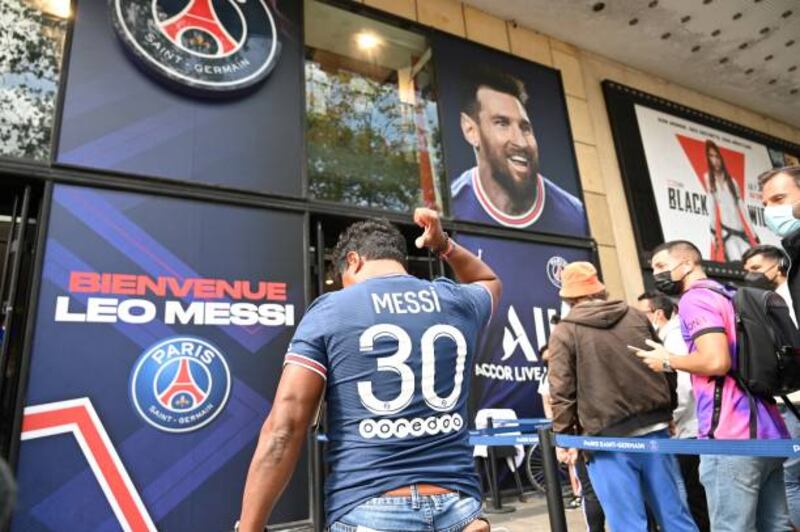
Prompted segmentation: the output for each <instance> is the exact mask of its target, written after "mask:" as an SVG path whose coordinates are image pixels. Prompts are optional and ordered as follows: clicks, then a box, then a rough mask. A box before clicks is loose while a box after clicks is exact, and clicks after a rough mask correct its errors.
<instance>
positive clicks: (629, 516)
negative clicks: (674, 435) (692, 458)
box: [588, 430, 697, 532]
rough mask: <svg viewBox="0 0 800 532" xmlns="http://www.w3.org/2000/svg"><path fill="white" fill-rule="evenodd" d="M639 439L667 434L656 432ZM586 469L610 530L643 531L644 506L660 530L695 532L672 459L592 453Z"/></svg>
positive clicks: (666, 457) (656, 456) (645, 512)
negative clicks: (651, 513)
mask: <svg viewBox="0 0 800 532" xmlns="http://www.w3.org/2000/svg"><path fill="white" fill-rule="evenodd" d="M641 437H642V438H668V437H669V434H668V433H667V431H666V430H660V431H656V432H652V433H650V434H646V435H644V436H641ZM588 467H589V477H590V478H591V480H592V486H594V491H595V492H596V493H597V496H598V498H599V499H600V505H601V506H602V507H603V511H604V512H605V514H606V520H607V521H608V525H609V527H610V528H611V530H614V531H617V530H619V531H625V532H627V531H628V530H630V531H634V532H638V531H645V530H647V511H646V510H645V504H647V507H649V508H650V510H651V511H652V512H653V515H654V516H655V518H656V521H658V523H659V525H660V526H661V529H662V530H665V531H667V532H683V531H687V532H697V525H695V523H694V520H693V519H692V516H691V514H690V513H689V510H688V509H687V507H686V504H685V503H684V501H683V499H682V497H681V494H680V491H679V488H678V479H679V478H680V470H679V469H678V463H677V461H676V460H675V457H674V456H670V455H663V454H645V453H629V454H626V453H616V452H613V453H612V452H603V451H598V452H594V451H592V453H591V459H590V461H589V463H588Z"/></svg>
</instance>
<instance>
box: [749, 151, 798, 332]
mask: <svg viewBox="0 0 800 532" xmlns="http://www.w3.org/2000/svg"><path fill="white" fill-rule="evenodd" d="M758 188H759V190H761V202H762V203H763V204H764V207H765V208H764V219H765V220H766V222H767V227H769V229H770V231H772V232H773V233H775V234H776V235H778V236H779V237H781V238H782V239H783V240H782V241H781V246H782V247H783V249H784V251H786V255H787V256H788V257H789V260H790V262H791V267H790V268H788V271H787V273H786V278H787V279H786V284H787V292H788V293H789V294H790V296H791V305H790V308H791V309H792V312H793V314H794V316H797V315H800V271H798V267H797V265H798V264H800V166H797V165H796V166H784V167H783V168H776V169H774V170H769V171H768V172H764V173H763V174H761V175H760V176H758Z"/></svg>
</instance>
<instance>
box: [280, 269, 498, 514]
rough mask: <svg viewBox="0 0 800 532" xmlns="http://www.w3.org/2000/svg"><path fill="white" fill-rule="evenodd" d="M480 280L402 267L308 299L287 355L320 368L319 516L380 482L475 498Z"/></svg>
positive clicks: (340, 510) (378, 490)
mask: <svg viewBox="0 0 800 532" xmlns="http://www.w3.org/2000/svg"><path fill="white" fill-rule="evenodd" d="M491 313H492V299H491V295H490V294H489V292H488V290H487V289H486V288H485V287H483V286H482V285H479V284H469V285H465V284H458V283H455V282H453V281H450V280H448V279H437V280H435V281H433V282H431V281H424V280H421V279H417V278H416V277H413V276H410V275H393V276H386V277H377V278H373V279H369V280H367V281H364V282H362V283H359V284H356V285H353V286H351V287H348V288H346V289H344V290H340V291H338V292H333V293H330V294H326V295H324V296H322V297H320V298H318V299H317V300H316V301H314V303H313V304H312V305H311V306H310V307H309V308H308V311H307V312H306V314H305V316H304V317H303V319H302V321H301V322H300V325H299V326H298V327H297V331H296V332H295V335H294V338H293V339H292V342H291V344H290V345H289V350H288V353H287V354H286V361H285V363H287V364H295V365H300V366H303V367H305V368H307V369H309V370H310V371H314V372H316V373H318V374H319V375H321V376H322V377H323V378H326V380H327V383H326V399H327V405H328V408H327V414H328V438H329V444H328V452H327V463H328V466H329V467H330V473H329V475H328V478H327V482H326V486H325V491H326V510H327V520H328V523H329V524H330V523H333V522H335V521H336V520H338V519H340V518H341V517H342V516H343V515H345V514H346V513H347V512H348V511H350V510H351V509H353V508H354V507H355V506H357V505H359V504H361V503H363V502H364V501H366V500H367V499H370V498H373V497H378V496H380V495H381V494H383V493H384V492H386V491H389V490H392V489H395V488H399V487H403V486H407V485H409V484H413V483H428V484H436V485H439V486H442V487H445V488H449V489H452V490H458V491H460V492H463V493H466V494H468V495H470V496H473V497H476V498H478V499H480V488H479V481H478V477H477V476H476V474H475V467H474V464H473V459H472V447H471V446H470V445H469V439H468V432H467V426H468V424H469V423H468V419H467V395H468V390H469V387H470V377H471V374H472V367H473V364H474V357H475V353H476V350H477V346H478V342H479V338H478V336H479V334H480V333H481V332H482V330H483V328H484V326H485V325H486V323H487V322H488V321H489V318H490V316H491Z"/></svg>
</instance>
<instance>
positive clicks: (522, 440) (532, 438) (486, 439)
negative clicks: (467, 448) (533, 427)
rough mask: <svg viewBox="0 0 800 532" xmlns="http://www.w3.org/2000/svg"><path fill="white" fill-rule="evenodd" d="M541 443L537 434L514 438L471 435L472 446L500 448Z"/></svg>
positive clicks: (514, 436)
mask: <svg viewBox="0 0 800 532" xmlns="http://www.w3.org/2000/svg"><path fill="white" fill-rule="evenodd" d="M535 443H539V436H537V435H536V434H516V435H513V436H483V435H480V434H478V435H471V436H470V437H469V444H470V445H486V446H488V447H498V446H501V445H502V446H505V445H533V444H535Z"/></svg>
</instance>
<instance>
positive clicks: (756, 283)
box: [744, 272, 775, 290]
mask: <svg viewBox="0 0 800 532" xmlns="http://www.w3.org/2000/svg"><path fill="white" fill-rule="evenodd" d="M744 282H745V283H746V284H747V286H752V287H753V288H760V289H761V290H773V289H774V288H775V286H773V284H772V281H770V280H769V277H767V276H766V275H764V274H763V273H762V272H747V273H746V274H744Z"/></svg>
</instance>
